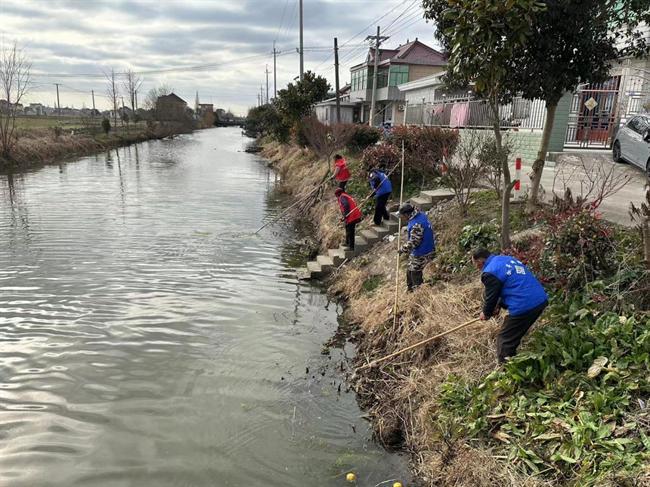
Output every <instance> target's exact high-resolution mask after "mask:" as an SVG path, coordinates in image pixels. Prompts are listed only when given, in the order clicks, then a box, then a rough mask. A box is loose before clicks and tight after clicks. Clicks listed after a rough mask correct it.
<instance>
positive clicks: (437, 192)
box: [420, 188, 455, 205]
mask: <svg viewBox="0 0 650 487" xmlns="http://www.w3.org/2000/svg"><path fill="white" fill-rule="evenodd" d="M422 195H424V196H426V197H427V198H431V202H432V203H433V204H434V205H435V204H436V203H440V202H441V201H448V200H450V199H453V198H454V196H455V195H454V192H453V191H452V190H450V189H446V188H440V189H432V190H429V191H422V193H421V194H420V196H422Z"/></svg>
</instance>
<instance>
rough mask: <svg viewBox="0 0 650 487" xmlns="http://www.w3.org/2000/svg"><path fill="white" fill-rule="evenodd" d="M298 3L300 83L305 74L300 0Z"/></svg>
mask: <svg viewBox="0 0 650 487" xmlns="http://www.w3.org/2000/svg"><path fill="white" fill-rule="evenodd" d="M299 1H300V81H302V78H303V76H304V74H305V58H304V50H303V47H304V46H303V15H302V0H299Z"/></svg>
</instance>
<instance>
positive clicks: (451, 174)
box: [442, 130, 494, 216]
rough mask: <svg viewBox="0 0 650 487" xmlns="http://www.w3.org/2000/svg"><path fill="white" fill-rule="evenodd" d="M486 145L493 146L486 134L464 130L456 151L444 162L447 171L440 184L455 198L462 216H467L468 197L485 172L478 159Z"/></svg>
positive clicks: (488, 135) (484, 167) (482, 163)
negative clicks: (452, 193) (448, 189)
mask: <svg viewBox="0 0 650 487" xmlns="http://www.w3.org/2000/svg"><path fill="white" fill-rule="evenodd" d="M487 145H494V139H493V137H491V136H490V134H488V133H487V132H482V131H478V130H466V131H465V133H463V135H462V137H461V139H460V142H459V144H458V146H457V147H456V150H455V151H454V153H453V155H452V156H451V157H448V158H447V160H446V161H445V163H446V166H447V170H446V171H445V173H444V175H443V178H442V182H443V184H444V185H445V186H447V187H448V188H450V189H451V190H452V191H453V192H454V195H455V197H456V202H457V203H458V206H459V207H460V211H461V213H462V215H463V216H465V215H466V214H467V209H468V207H469V202H470V196H471V194H472V191H474V190H475V189H476V187H477V186H478V183H479V181H481V180H482V179H483V177H484V176H485V173H486V171H487V167H486V164H485V162H484V161H483V160H482V158H481V157H480V156H481V154H482V152H484V151H485V147H486V146H487Z"/></svg>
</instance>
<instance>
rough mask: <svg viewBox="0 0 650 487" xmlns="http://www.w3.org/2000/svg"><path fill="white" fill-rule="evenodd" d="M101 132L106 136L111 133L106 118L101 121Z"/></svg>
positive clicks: (109, 123) (109, 124) (108, 121)
mask: <svg viewBox="0 0 650 487" xmlns="http://www.w3.org/2000/svg"><path fill="white" fill-rule="evenodd" d="M102 130H103V131H104V133H105V134H107V135H108V133H109V132H110V131H111V121H110V120H109V119H108V118H104V119H102Z"/></svg>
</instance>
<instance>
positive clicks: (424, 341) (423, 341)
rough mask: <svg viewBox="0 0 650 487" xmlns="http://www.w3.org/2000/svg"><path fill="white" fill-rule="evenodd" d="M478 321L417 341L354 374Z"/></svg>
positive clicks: (364, 366) (467, 322)
mask: <svg viewBox="0 0 650 487" xmlns="http://www.w3.org/2000/svg"><path fill="white" fill-rule="evenodd" d="M479 320H480V318H474V319H473V320H470V321H466V322H465V323H463V324H462V325H458V326H457V327H455V328H452V329H451V330H447V331H444V332H442V333H439V334H437V335H436V336H432V337H431V338H427V339H425V340H422V341H419V342H417V343H414V344H413V345H411V346H409V347H406V348H403V349H402V350H398V351H397V352H393V353H391V354H390V355H386V356H385V357H382V358H379V359H377V360H373V361H372V362H370V363H368V364H366V365H362V366H361V367H359V368H358V369H357V370H356V372H359V371H360V370H365V369H369V368H371V367H375V366H376V365H377V364H379V363H381V362H385V361H386V360H389V359H391V358H393V357H396V356H398V355H400V354H402V353H404V352H408V351H409V350H413V349H414V348H418V347H421V346H422V345H426V344H427V343H430V342H432V341H434V340H437V339H439V338H442V337H443V336H445V335H449V334H450V333H453V332H455V331H458V330H460V329H461V328H465V327H467V326H469V325H471V324H473V323H476V322H477V321H479ZM356 372H355V373H356Z"/></svg>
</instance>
